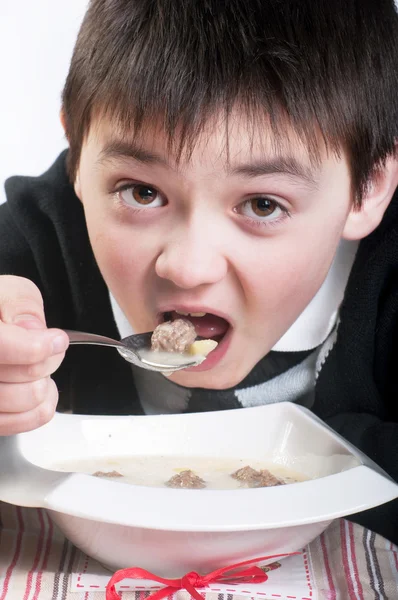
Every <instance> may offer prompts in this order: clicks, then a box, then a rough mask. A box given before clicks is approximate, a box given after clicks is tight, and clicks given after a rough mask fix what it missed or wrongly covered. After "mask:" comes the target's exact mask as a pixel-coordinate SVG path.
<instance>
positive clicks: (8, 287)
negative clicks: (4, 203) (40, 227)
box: [0, 275, 68, 435]
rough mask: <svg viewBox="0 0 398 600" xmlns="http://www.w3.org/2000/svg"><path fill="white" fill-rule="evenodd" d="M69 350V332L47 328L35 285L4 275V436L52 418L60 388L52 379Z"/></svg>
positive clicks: (0, 386)
mask: <svg viewBox="0 0 398 600" xmlns="http://www.w3.org/2000/svg"><path fill="white" fill-rule="evenodd" d="M67 347H68V336H67V335H66V333H64V332H63V331H62V330H59V329H47V327H46V321H45V317H44V310H43V300H42V297H41V294H40V291H39V290H38V288H37V287H36V286H35V284H34V283H32V281H29V280H28V279H24V278H22V277H13V276H8V275H2V276H0V435H11V434H14V433H20V432H23V431H29V430H31V429H35V428H36V427H40V425H44V424H45V423H47V421H49V420H50V419H51V418H52V417H53V415H54V412H55V409H56V406H57V401H58V390H57V387H56V385H55V383H54V381H53V380H52V379H51V377H50V376H51V374H52V373H54V371H56V369H57V368H58V367H59V365H60V364H61V362H62V360H63V358H64V355H65V350H66V349H67Z"/></svg>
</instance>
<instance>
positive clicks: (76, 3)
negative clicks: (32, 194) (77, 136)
mask: <svg viewBox="0 0 398 600" xmlns="http://www.w3.org/2000/svg"><path fill="white" fill-rule="evenodd" d="M86 6H87V0H0V75H1V83H0V202H2V201H4V199H5V194H4V188H3V182H4V180H5V179H6V178H7V177H9V176H10V175H15V174H21V175H39V174H40V173H42V172H43V171H44V170H46V169H47V167H49V166H50V164H51V163H52V162H53V161H54V160H55V158H56V156H57V155H58V154H59V152H60V151H61V150H63V148H65V147H66V141H65V139H64V136H63V131H62V128H61V125H60V123H59V109H60V97H61V92H62V88H63V84H64V80H65V78H66V75H67V72H68V67H69V61H70V58H71V55H72V50H73V46H74V43H75V40H76V35H77V32H78V29H79V26H80V23H81V20H82V18H83V16H84V13H85V9H86Z"/></svg>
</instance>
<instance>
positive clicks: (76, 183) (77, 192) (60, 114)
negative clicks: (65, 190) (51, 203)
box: [59, 108, 81, 200]
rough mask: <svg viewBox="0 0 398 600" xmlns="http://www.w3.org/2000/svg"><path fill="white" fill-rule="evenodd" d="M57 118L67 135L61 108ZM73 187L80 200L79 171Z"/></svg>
mask: <svg viewBox="0 0 398 600" xmlns="http://www.w3.org/2000/svg"><path fill="white" fill-rule="evenodd" d="M59 120H60V121H61V125H62V129H63V130H64V132H65V135H66V136H67V133H66V119H65V113H64V111H63V109H62V108H61V110H60V113H59ZM74 188H75V194H76V196H77V197H78V198H79V200H81V186H80V176H79V171H78V172H77V174H76V179H75V183H74Z"/></svg>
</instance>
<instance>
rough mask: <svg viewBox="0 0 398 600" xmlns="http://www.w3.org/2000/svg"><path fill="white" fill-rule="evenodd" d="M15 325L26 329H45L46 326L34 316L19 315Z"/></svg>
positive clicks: (15, 319)
mask: <svg viewBox="0 0 398 600" xmlns="http://www.w3.org/2000/svg"><path fill="white" fill-rule="evenodd" d="M14 324H15V325H18V327H25V328H26V329H45V327H46V324H45V323H43V321H41V320H40V319H39V318H38V317H35V316H34V315H17V316H16V317H15V318H14Z"/></svg>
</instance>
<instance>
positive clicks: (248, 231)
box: [0, 0, 398, 542]
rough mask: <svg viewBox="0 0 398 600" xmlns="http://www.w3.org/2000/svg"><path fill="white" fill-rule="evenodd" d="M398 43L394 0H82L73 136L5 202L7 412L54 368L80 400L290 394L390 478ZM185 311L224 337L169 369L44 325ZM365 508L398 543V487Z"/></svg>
mask: <svg viewBox="0 0 398 600" xmlns="http://www.w3.org/2000/svg"><path fill="white" fill-rule="evenodd" d="M397 43H398V25H397V15H396V12H395V9H394V4H393V0H383V1H380V2H377V3H376V2H373V1H370V0H357V1H356V0H349V1H347V0H344V1H343V0H336V1H335V2H333V3H331V2H328V1H326V0H317V1H314V0H284V1H283V2H280V1H279V0H229V1H228V2H220V0H203V1H202V2H198V1H197V0H184V2H175V0H157V1H156V2H155V0H92V2H91V4H90V7H89V10H88V12H87V15H86V17H85V20H84V23H83V25H82V28H81V31H80V34H79V38H78V40H77V43H76V48H75V52H74V55H73V58H72V63H71V67H70V72H69V75H68V79H67V82H66V86H65V89H64V94H63V106H62V119H63V123H64V128H65V132H66V136H67V138H68V141H69V150H68V152H65V153H63V154H62V155H61V156H60V157H59V158H58V159H57V161H56V163H55V164H54V165H53V166H52V167H51V169H50V170H49V171H48V172H47V173H45V174H44V175H43V176H42V177H39V178H19V177H17V178H12V179H11V180H9V181H8V182H7V185H6V189H7V193H8V202H7V203H6V204H5V205H4V206H1V208H0V210H1V212H0V228H1V231H0V272H1V273H3V274H4V276H2V277H1V278H0V311H1V321H2V322H1V323H0V340H1V343H0V380H1V382H2V383H1V384H0V428H1V431H0V432H1V433H2V434H3V435H7V434H12V433H16V432H18V431H24V430H28V429H31V428H34V427H37V426H39V425H41V424H43V423H44V422H46V421H47V420H49V419H50V418H51V416H52V414H53V412H54V410H55V408H56V405H57V396H58V392H57V387H58V389H59V392H60V399H59V408H60V409H61V410H67V409H69V410H73V411H75V412H80V413H102V414H112V413H113V414H114V413H118V414H132V413H133V414H139V413H141V414H142V413H156V412H158V413H159V412H181V411H198V410H219V409H226V408H236V407H245V406H251V405H255V404H260V403H268V402H276V401H285V400H291V401H295V402H299V403H301V404H304V405H306V406H308V407H309V408H311V409H312V410H313V411H314V412H315V413H317V414H318V415H320V416H321V417H322V418H323V419H325V420H326V421H327V422H328V423H330V425H331V426H332V427H335V428H336V429H337V430H338V431H339V432H341V433H342V434H343V435H344V436H345V437H347V438H348V439H349V440H351V441H352V442H353V443H354V444H357V445H358V446H359V447H360V448H361V449H362V450H364V451H365V452H366V453H368V454H369V455H370V456H371V457H372V458H374V459H375V460H376V461H377V462H378V463H379V464H380V465H381V466H382V467H384V468H385V469H387V471H389V472H390V473H391V475H392V476H393V477H395V478H397V479H398V408H397V402H396V391H397V384H396V378H395V373H394V366H395V365H394V359H395V354H396V334H397V325H398V319H397V308H396V307H397V303H398V280H397V275H396V273H397V264H398V237H397V234H398V220H397V219H398V214H397V213H398V207H397V199H393V195H394V192H395V189H396V187H397V184H398V159H397V153H396V146H395V143H396V139H397V123H398V110H397V101H396V90H397V88H398V81H397V69H396V65H397ZM343 298H344V299H343ZM42 302H44V308H43V305H42ZM181 314H182V315H184V318H187V319H189V320H191V321H192V322H193V323H194V325H195V327H196V330H197V333H198V334H199V335H203V336H205V337H214V338H216V339H217V340H218V341H219V345H218V347H217V349H216V350H215V351H214V352H213V353H211V354H210V355H209V358H208V359H207V360H206V361H205V362H204V363H203V364H202V365H201V366H199V367H197V368H195V369H192V370H187V371H179V372H177V373H175V374H174V375H173V376H172V377H171V378H170V379H166V378H164V377H163V376H161V375H157V374H153V373H148V372H146V371H144V370H140V369H132V368H131V366H130V365H129V364H127V363H125V362H124V361H123V360H122V359H121V358H120V357H119V356H118V355H117V353H116V352H114V351H113V350H106V349H103V348H94V347H79V348H72V349H70V350H69V351H68V353H67V354H66V356H65V350H66V348H67V338H66V335H65V334H64V333H63V332H62V331H60V330H59V329H55V328H65V329H77V330H83V331H91V332H94V333H101V334H103V335H108V336H110V337H118V336H122V337H124V336H125V335H128V334H129V333H131V332H132V331H135V332H137V333H138V332H144V331H151V330H153V329H154V328H155V326H156V325H157V324H158V323H159V322H162V321H164V320H165V319H169V318H171V319H175V318H177V317H179V316H180V315H181ZM61 363H62V364H61ZM58 367H59V368H58ZM57 369H58V370H57ZM52 374H54V379H55V381H56V383H57V387H56V386H55V384H54V383H53V380H52V379H51V375H52ZM358 520H359V521H360V522H361V523H364V524H366V525H367V526H368V527H370V528H371V529H373V530H376V531H378V532H379V533H381V534H383V535H384V536H386V537H388V538H389V539H391V540H394V541H395V542H398V508H397V503H396V502H394V503H390V504H389V505H387V506H385V507H382V508H381V509H378V510H375V511H370V513H369V514H368V515H366V514H362V515H361V516H360V517H358Z"/></svg>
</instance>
